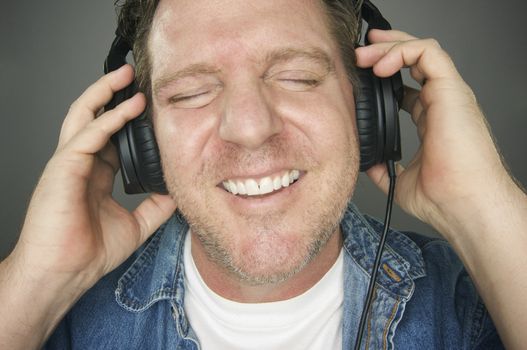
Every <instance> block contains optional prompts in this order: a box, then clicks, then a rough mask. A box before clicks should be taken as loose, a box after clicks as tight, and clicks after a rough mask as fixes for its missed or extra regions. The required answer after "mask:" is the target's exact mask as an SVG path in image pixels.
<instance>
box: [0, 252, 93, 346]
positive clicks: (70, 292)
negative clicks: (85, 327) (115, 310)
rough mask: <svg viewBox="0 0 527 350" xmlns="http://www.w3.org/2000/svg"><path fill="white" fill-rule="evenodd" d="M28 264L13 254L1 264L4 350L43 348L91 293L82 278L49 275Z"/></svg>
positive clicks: (0, 337)
mask: <svg viewBox="0 0 527 350" xmlns="http://www.w3.org/2000/svg"><path fill="white" fill-rule="evenodd" d="M24 260H25V259H24V258H23V257H22V255H19V254H18V252H13V254H11V255H10V256H8V257H7V258H6V259H5V260H4V261H3V262H2V263H1V264H0V280H1V284H0V301H1V302H2V309H1V310H0V334H1V335H0V347H2V348H3V347H5V348H10V349H19V348H20V349H27V348H39V347H40V346H41V345H42V343H43V342H44V341H45V340H46V339H47V338H48V337H49V335H50V334H51V332H52V331H53V329H54V328H55V327H56V325H57V324H58V323H59V322H60V320H61V319H62V318H63V317H64V315H65V314H66V313H67V312H68V310H69V309H70V308H71V306H72V305H73V304H74V303H75V302H76V301H77V300H78V299H79V298H80V297H81V296H82V294H83V293H84V292H85V291H86V289H87V288H86V286H85V284H84V281H83V280H84V278H83V277H82V274H77V276H74V275H72V274H67V273H45V272H44V271H43V270H41V269H34V268H31V264H28V263H27V261H24ZM37 301H38V302H37Z"/></svg>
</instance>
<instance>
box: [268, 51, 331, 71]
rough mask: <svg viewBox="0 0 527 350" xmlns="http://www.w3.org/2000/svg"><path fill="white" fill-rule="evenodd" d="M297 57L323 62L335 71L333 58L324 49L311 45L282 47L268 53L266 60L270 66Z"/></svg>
mask: <svg viewBox="0 0 527 350" xmlns="http://www.w3.org/2000/svg"><path fill="white" fill-rule="evenodd" d="M297 58H302V59H307V60H310V61H313V62H315V63H318V64H321V65H323V66H324V68H325V69H326V70H327V71H328V72H334V71H335V64H334V62H333V59H331V57H330V56H329V55H328V54H327V53H326V52H325V51H324V50H322V49H320V48H318V47H311V48H308V49H297V48H291V47H286V48H281V49H278V50H274V51H272V52H270V53H268V54H267V55H266V57H265V60H264V61H265V62H266V64H267V65H268V66H271V65H274V64H277V63H284V62H288V61H291V60H294V59H297Z"/></svg>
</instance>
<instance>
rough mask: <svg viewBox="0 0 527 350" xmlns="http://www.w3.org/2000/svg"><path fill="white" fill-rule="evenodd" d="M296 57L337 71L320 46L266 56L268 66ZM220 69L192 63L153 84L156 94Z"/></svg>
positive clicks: (275, 52) (283, 49)
mask: <svg viewBox="0 0 527 350" xmlns="http://www.w3.org/2000/svg"><path fill="white" fill-rule="evenodd" d="M294 59H307V60H309V61H313V62H314V63H317V64H320V65H322V66H323V67H324V68H325V69H326V71H327V73H331V72H333V71H335V64H334V63H333V60H332V59H331V58H330V56H329V55H328V54H327V53H326V52H325V51H324V50H322V49H320V48H316V47H313V48H309V49H296V48H289V47H287V48H281V49H277V50H274V51H272V52H270V53H268V54H267V55H266V56H265V58H264V63H265V65H266V66H268V67H270V66H272V65H275V64H278V63H285V62H288V61H291V60H294ZM219 72H220V70H219V69H218V68H216V67H214V66H212V65H209V64H205V63H195V64H191V65H189V66H187V67H185V68H183V69H181V70H179V71H177V72H175V73H173V74H170V75H168V76H166V77H163V78H159V79H157V80H156V81H155V82H154V83H153V84H152V90H153V93H154V96H156V95H158V94H159V92H160V91H161V90H163V89H164V88H165V87H167V86H168V85H170V84H172V83H174V82H176V81H177V80H179V79H182V78H186V77H192V76H196V75H202V74H217V73H219Z"/></svg>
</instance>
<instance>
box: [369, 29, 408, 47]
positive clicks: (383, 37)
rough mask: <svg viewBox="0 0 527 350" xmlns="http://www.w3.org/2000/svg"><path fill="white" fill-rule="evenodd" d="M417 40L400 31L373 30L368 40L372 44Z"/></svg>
mask: <svg viewBox="0 0 527 350" xmlns="http://www.w3.org/2000/svg"><path fill="white" fill-rule="evenodd" d="M415 39H417V38H416V37H415V36H413V35H410V34H408V33H406V32H402V31H400V30H381V29H372V30H370V32H369V34H368V40H369V41H370V43H372V44H374V43H378V42H384V41H408V40H415Z"/></svg>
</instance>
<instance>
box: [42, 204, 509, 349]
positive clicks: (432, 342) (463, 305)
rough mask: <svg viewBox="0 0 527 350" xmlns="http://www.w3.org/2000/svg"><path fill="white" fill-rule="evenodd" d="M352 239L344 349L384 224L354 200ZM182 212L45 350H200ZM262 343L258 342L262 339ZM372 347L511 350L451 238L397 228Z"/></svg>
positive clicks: (88, 297) (90, 295)
mask: <svg viewBox="0 0 527 350" xmlns="http://www.w3.org/2000/svg"><path fill="white" fill-rule="evenodd" d="M341 228H342V232H343V235H344V237H343V238H344V247H343V249H344V270H345V275H344V286H345V291H344V312H343V315H344V316H343V344H342V345H343V347H342V348H343V349H351V348H352V347H353V345H354V342H355V338H356V332H357V329H358V324H359V320H360V316H361V312H362V307H363V304H364V300H365V297H366V292H367V288H368V283H369V279H370V272H371V269H372V265H373V263H374V259H375V253H376V252H375V250H376V246H377V244H378V242H379V236H380V233H381V232H382V223H379V222H378V221H376V220H374V219H373V218H370V217H368V216H364V215H362V214H360V213H359V211H358V210H357V208H356V207H355V206H354V205H353V204H351V203H350V205H349V206H348V208H347V210H346V212H345V214H344V216H343V219H342V222H341ZM187 231H188V224H187V223H186V222H185V220H184V219H183V217H182V216H181V215H179V214H176V215H174V216H173V217H172V218H171V219H170V220H169V221H168V222H166V223H165V224H164V225H163V226H161V227H160V228H159V229H158V231H157V232H156V233H155V234H154V235H153V236H152V237H151V238H150V239H149V240H148V241H147V242H146V243H145V244H144V245H143V246H142V247H141V248H140V249H139V250H138V251H137V252H136V253H135V254H134V255H132V256H131V257H130V258H129V259H128V260H127V261H126V262H125V263H123V264H122V265H121V266H120V267H118V268H117V269H116V270H114V271H113V272H112V273H110V274H108V275H106V276H105V277H104V278H103V279H101V280H100V281H99V282H98V283H97V284H96V285H95V286H94V287H93V288H92V289H90V290H89V291H88V292H86V294H85V295H84V296H83V297H82V298H81V299H80V300H79V301H78V302H77V304H76V305H75V306H74V307H73V308H72V309H71V310H70V312H69V313H68V314H67V315H66V317H65V318H64V319H63V320H62V321H61V323H60V324H59V325H58V327H57V329H56V330H55V332H54V333H53V335H52V336H51V337H50V339H49V340H48V342H47V343H46V345H45V347H44V348H45V349H127V350H129V349H181V350H186V349H200V345H199V339H198V338H197V336H196V334H195V333H194V331H193V329H192V327H191V325H190V324H189V322H188V320H187V318H186V316H185V310H184V308H183V305H184V302H183V301H184V297H185V288H184V285H185V282H184V267H183V245H184V241H185V235H186V232H187ZM255 345H256V348H261V347H258V344H255ZM362 348H363V349H394V348H395V349H420V350H421V349H503V345H502V344H501V342H500V339H499V336H498V334H497V332H496V329H495V327H494V325H493V323H492V320H491V319H490V316H489V314H488V312H487V310H486V308H485V306H484V305H483V303H482V301H481V299H480V297H479V296H478V294H477V292H476V289H475V287H474V285H473V283H472V282H471V280H470V278H469V276H468V274H467V272H466V270H465V269H464V268H463V265H462V264H461V262H460V260H459V258H458V257H457V256H456V255H455V253H454V252H453V250H452V248H451V247H450V246H449V245H448V244H447V243H446V242H445V241H443V240H440V239H434V238H427V237H423V236H419V235H417V234H414V233H401V232H397V231H394V230H390V232H389V234H388V238H387V241H386V248H385V251H384V253H383V256H382V260H381V268H380V271H379V275H378V279H377V284H376V289H375V299H374V303H373V306H372V309H371V312H370V314H369V315H368V323H367V327H366V328H365V334H364V336H363V341H362Z"/></svg>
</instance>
